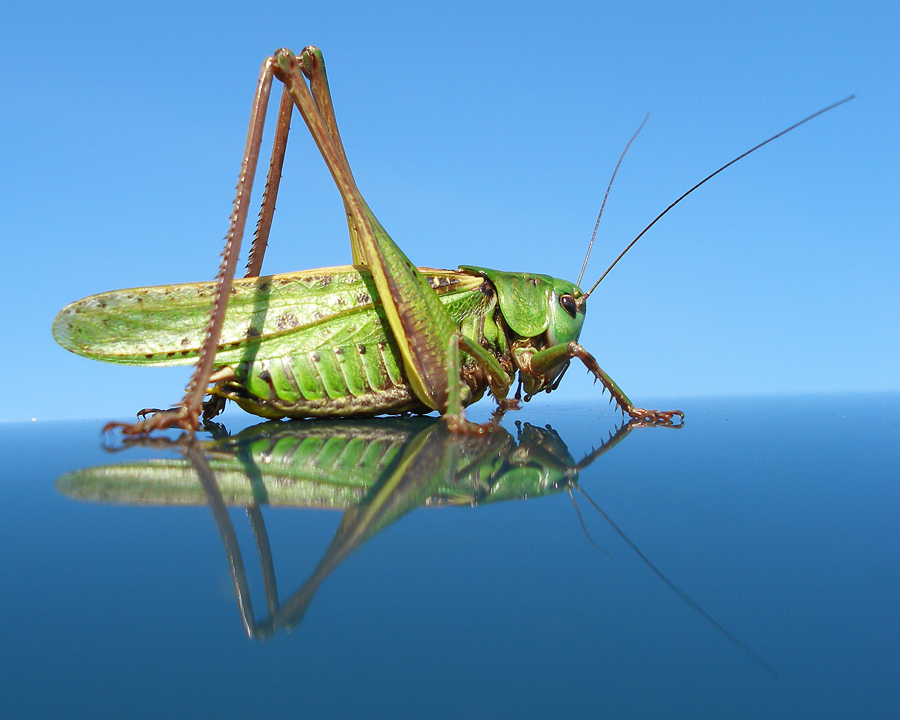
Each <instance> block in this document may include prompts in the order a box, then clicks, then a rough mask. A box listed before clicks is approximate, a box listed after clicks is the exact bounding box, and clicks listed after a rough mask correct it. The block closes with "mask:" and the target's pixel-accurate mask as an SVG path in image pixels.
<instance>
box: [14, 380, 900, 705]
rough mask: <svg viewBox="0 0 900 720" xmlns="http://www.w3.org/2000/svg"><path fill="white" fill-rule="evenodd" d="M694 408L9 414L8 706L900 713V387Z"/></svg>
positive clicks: (692, 404) (701, 403) (697, 403)
mask: <svg viewBox="0 0 900 720" xmlns="http://www.w3.org/2000/svg"><path fill="white" fill-rule="evenodd" d="M680 406H681V407H682V408H683V409H684V410H685V412H686V414H687V422H686V425H685V427H684V428H683V429H681V430H669V429H654V428H636V429H631V428H627V427H626V428H619V427H617V423H619V422H620V421H619V419H618V418H617V416H615V415H612V414H609V413H608V412H606V411H600V410H594V409H592V408H589V407H588V406H584V407H567V408H561V407H555V406H553V405H548V403H547V402H546V401H544V402H541V403H534V404H532V405H531V406H529V407H527V408H526V410H525V411H522V412H519V413H511V414H510V415H509V416H508V418H507V421H506V422H505V423H504V426H505V428H506V429H507V430H508V431H509V432H508V433H506V432H504V433H498V434H497V435H496V436H495V437H493V438H492V439H491V440H490V441H489V442H481V441H477V440H471V439H470V440H468V441H465V442H463V443H457V442H455V441H452V440H449V439H447V438H446V437H445V435H443V429H442V426H441V424H440V423H429V422H427V421H425V422H417V421H399V422H398V421H385V422H366V423H357V424H356V425H349V426H348V425H347V424H346V423H344V424H341V423H331V424H323V423H293V424H289V425H288V424H274V425H273V424H268V425H266V426H263V427H259V428H255V429H250V430H244V431H242V432H240V433H239V432H238V430H240V429H241V428H243V427H245V426H247V425H249V424H251V423H252V420H251V419H249V418H247V417H246V416H243V415H239V414H238V415H226V416H225V417H226V424H227V425H228V426H229V429H230V430H231V431H232V432H233V433H234V435H233V437H231V438H219V439H216V440H210V437H209V435H208V434H204V435H202V436H201V439H203V440H204V441H205V442H204V443H203V444H201V445H196V446H194V447H193V448H184V447H180V448H179V447H170V448H152V447H131V448H127V449H125V450H123V451H121V452H118V453H114V454H110V453H107V452H105V451H104V450H103V449H102V448H101V447H100V442H101V437H100V434H99V427H100V423H93V422H92V423H68V424H55V425H54V424H42V423H32V424H23V425H12V424H7V425H0V448H2V453H3V457H4V461H5V463H4V472H3V473H2V479H0V499H2V504H0V515H2V517H0V577H2V578H3V583H4V587H3V592H2V593H0V610H2V617H3V618H4V620H5V623H4V625H5V627H4V633H3V651H2V660H0V663H2V669H3V673H2V675H0V678H2V679H0V697H3V699H4V700H3V703H4V706H5V707H6V708H8V709H9V710H7V711H6V712H5V716H8V717H48V716H54V715H56V716H60V717H62V716H65V717H69V718H71V717H75V718H78V717H92V718H96V717H123V716H128V717H148V718H149V717H163V716H164V717H195V716H197V715H201V716H218V717H243V716H248V715H250V714H251V713H253V714H254V715H255V716H257V717H266V716H268V715H274V714H276V713H278V714H284V713H290V714H291V715H308V716H311V717H342V716H348V715H351V714H352V715H356V716H365V717H423V716H429V717H462V716H465V717H476V718H477V717H490V718H502V717H516V718H519V717H547V716H563V715H567V716H569V717H597V716H604V717H607V716H608V717H624V716H645V717H798V718H799V717H817V718H822V717H835V718H838V717H852V716H859V717H862V716H865V717H869V718H873V717H874V718H879V717H895V716H896V715H895V713H896V707H897V706H898V705H900V684H898V683H897V681H896V678H897V677H898V674H900V620H898V612H897V608H898V607H900V543H898V540H897V535H898V529H900V488H898V483H900V469H898V468H900V396H897V395H892V396H888V397H874V396H841V397H807V398H764V399H753V400H747V399H736V400H711V401H706V400H702V399H696V400H692V401H684V402H682V403H681V404H680ZM515 421H520V427H519V428H517V427H516V424H515ZM547 423H549V424H550V425H551V426H552V428H553V431H554V432H550V431H548V430H546V429H545V428H544V427H543V426H544V425H545V424H547ZM610 435H612V441H610V440H609V438H610ZM604 442H605V443H606V444H604ZM592 451H594V452H592ZM153 458H163V459H164V461H165V462H164V463H160V462H158V461H152V459H153ZM98 466H105V469H103V470H102V471H95V470H90V469H91V468H96V467H98ZM109 466H114V467H112V468H110V467H109ZM86 470H87V471H86ZM73 471H78V472H74V473H73ZM579 488H581V489H583V490H584V491H585V492H586V493H587V494H588V495H590V498H592V499H593V501H594V502H596V504H597V506H598V507H599V511H598V510H597V509H595V508H594V507H593V506H592V505H591V502H590V500H589V499H588V498H587V497H586V496H585V495H583V494H582V493H581V492H579ZM570 492H571V494H572V496H574V498H575V500H576V501H577V503H578V510H576V509H575V507H574V506H573V503H572V499H570ZM522 496H527V499H526V500H523V499H520V498H521V497H522ZM473 505H474V507H473ZM248 508H249V509H248ZM579 513H580V517H579ZM581 519H583V523H584V527H582V523H581Z"/></svg>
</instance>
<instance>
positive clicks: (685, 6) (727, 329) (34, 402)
mask: <svg viewBox="0 0 900 720" xmlns="http://www.w3.org/2000/svg"><path fill="white" fill-rule="evenodd" d="M0 15H2V22H0V38H2V42H0V67H2V69H3V71H2V73H0V97H2V106H3V113H2V114H0V137H2V141H0V142H2V147H3V152H2V158H3V159H2V167H3V173H2V175H0V183H2V187H0V217H2V225H0V233H2V243H3V249H4V260H5V265H6V267H7V270H6V272H5V273H4V281H3V285H2V287H3V290H2V291H0V292H2V295H0V298H2V301H0V313H2V315H0V324H2V327H3V332H2V333H0V377H2V378H3V380H4V382H5V385H6V386H5V393H4V394H5V399H4V401H3V402H2V403H0V420H19V419H28V418H32V417H37V418H38V419H52V418H74V417H100V418H109V417H127V416H129V415H131V414H132V413H133V412H134V410H136V409H137V408H138V407H141V406H143V405H148V404H154V405H162V404H165V403H169V402H175V401H177V400H178V399H179V398H180V397H181V388H182V387H183V386H184V383H185V382H186V381H187V378H188V374H189V372H188V370H186V369H183V368H182V369H171V370H170V369H142V368H126V367H118V366H113V365H105V364H100V363H95V362H91V361H88V360H85V359H82V358H78V357H76V356H74V355H71V354H69V353H67V352H65V351H63V350H62V349H60V348H59V347H58V346H57V345H56V344H55V343H54V341H53V339H52V337H51V335H50V324H51V322H52V320H53V317H54V315H55V313H56V312H57V311H58V310H59V309H60V308H61V307H63V306H64V305H65V304H66V303H68V302H71V301H73V300H76V299H78V298H81V297H83V296H85V295H89V294H93V293H96V292H100V291H103V290H109V289H114V288H119V287H128V286H139V285H149V284H160V283H175V282H188V281H198V280H206V279H211V278H212V277H213V276H214V274H215V272H216V268H217V264H218V258H217V255H218V253H219V252H220V250H221V245H222V237H223V235H224V233H225V229H226V221H227V218H228V214H229V212H230V203H231V201H232V197H233V188H234V183H235V181H236V177H237V170H238V164H239V161H240V156H241V152H242V150H243V145H244V138H245V135H246V125H247V117H248V112H249V108H250V101H251V95H252V92H253V88H254V86H255V83H256V79H257V75H258V72H259V67H260V64H261V62H262V60H263V58H264V57H265V56H266V55H267V54H270V53H271V52H272V51H274V50H275V49H276V48H278V47H280V46H283V45H286V46H288V47H291V48H292V49H294V50H295V51H299V50H300V49H302V47H303V46H304V45H306V44H310V43H313V44H317V45H319V46H320V47H321V48H322V50H323V52H324V54H325V58H326V61H327V63H328V70H329V78H330V80H331V86H332V91H333V93H334V96H335V104H336V110H337V115H338V120H339V122H340V126H341V131H342V134H343V138H344V143H345V146H346V149H347V153H348V156H349V158H350V163H351V165H352V167H353V169H354V172H355V174H356V177H357V180H358V183H359V186H360V188H361V189H362V191H363V193H364V195H365V197H366V198H367V200H368V202H369V204H370V205H371V207H372V208H373V210H374V211H375V213H376V214H377V215H378V217H379V219H380V220H381V221H382V223H383V224H384V225H385V227H386V228H387V229H388V230H389V232H390V233H391V234H392V236H393V237H394V239H395V240H396V241H397V242H398V243H399V244H400V246H401V247H402V248H404V250H406V252H407V253H408V255H409V256H410V258H411V259H412V260H413V261H414V262H416V263H418V264H427V265H432V266H437V267H456V266H457V265H458V264H480V265H486V266H494V267H500V268H502V269H508V270H531V271H539V272H546V273H549V274H552V275H556V276H560V277H566V278H569V279H575V277H576V276H577V274H578V270H579V268H580V266H581V261H582V258H583V254H584V251H585V246H586V244H587V240H588V237H589V235H590V231H591V228H592V226H593V222H594V217H595V215H596V212H597V209H598V207H599V203H600V199H601V197H602V194H603V190H604V188H605V185H606V182H607V179H608V177H609V173H610V172H611V170H612V168H613V166H614V164H615V161H616V158H617V157H618V154H619V152H620V151H621V149H622V147H623V146H624V144H625V142H626V141H627V139H628V137H629V136H630V135H631V133H632V132H633V131H634V129H635V128H636V127H637V125H638V124H639V123H640V120H641V118H642V117H643V115H644V113H646V112H650V113H651V116H650V121H649V124H648V126H647V128H646V129H645V131H644V133H643V134H642V136H641V137H640V138H639V139H638V141H637V142H636V144H635V146H634V147H633V150H632V152H631V153H630V155H629V156H628V158H627V160H626V162H625V164H624V166H623V169H622V171H621V172H620V175H619V179H618V181H617V185H616V186H615V187H614V189H613V193H612V196H611V198H610V202H609V205H608V208H607V213H606V215H605V220H604V224H603V225H602V226H601V234H600V242H599V245H598V247H597V248H596V249H595V252H594V256H593V258H592V261H591V264H590V266H589V269H588V273H587V276H588V280H589V281H590V282H592V281H593V279H594V278H596V277H597V276H598V275H599V274H600V272H602V270H603V269H604V268H605V267H606V265H607V264H608V262H609V261H610V260H611V258H612V257H614V256H615V254H617V253H618V252H619V250H620V249H621V248H622V247H623V246H624V245H625V244H626V243H627V242H628V241H629V240H630V239H631V238H632V237H633V236H634V235H635V234H636V233H637V232H638V231H639V230H640V229H641V228H642V227H643V226H644V225H645V224H646V222H648V221H649V220H650V219H652V218H653V217H654V216H655V215H656V213H657V212H659V211H660V210H661V209H662V208H664V207H665V206H666V205H667V204H668V203H669V202H670V201H671V200H673V199H674V198H675V197H677V196H678V195H679V194H680V193H681V192H683V191H684V190H685V189H687V188H688V187H689V186H690V185H692V184H693V183H694V182H696V181H697V180H699V179H700V178H702V177H703V176H704V175H705V174H707V173H708V172H710V171H711V170H713V169H715V168H716V167H717V166H718V165H719V164H721V163H723V162H725V161H727V160H729V159H731V157H733V156H734V155H736V154H738V153H740V152H742V151H744V150H746V149H748V148H749V147H751V146H752V145H754V144H755V143H757V142H759V141H760V140H762V139H764V138H766V137H768V136H769V135H770V134H773V133H774V132H777V131H779V130H781V129H782V128H784V127H786V126H787V125H789V124H791V123H792V122H794V121H796V120H798V119H800V118H802V117H804V116H805V115H807V114H809V113H811V112H813V111H815V110H817V109H819V108H820V107H823V106H824V105H827V104H829V103H831V102H833V101H835V100H838V99H840V98H842V97H844V96H846V95H848V94H850V93H853V92H855V93H857V94H858V99H857V100H855V101H854V102H853V103H851V104H849V105H847V106H844V107H842V108H841V109H839V110H836V111H835V112H833V113H830V114H828V115H826V116H824V117H822V118H819V119H817V120H816V121H815V122H814V123H812V124H810V125H807V126H804V127H803V128H802V129H800V130H798V131H797V132H795V133H792V134H791V135H789V136H787V137H786V138H783V139H781V140H779V141H778V142H777V143H775V144H773V145H771V146H768V147H767V148H766V149H764V150H763V151H761V152H760V153H757V154H756V155H754V156H752V157H750V158H748V159H747V160H744V161H742V162H741V163H740V164H739V165H738V166H736V167H734V168H732V169H729V170H728V171H727V172H726V173H724V174H723V175H722V176H720V177H719V178H717V179H716V181H715V182H714V183H711V184H710V185H708V186H705V187H704V188H703V189H702V190H701V191H699V192H698V193H696V194H695V195H694V196H692V197H691V198H690V200H689V201H687V202H686V203H684V204H683V205H682V206H680V207H679V208H678V209H677V210H676V211H675V212H673V213H672V214H670V216H669V217H667V218H666V219H665V220H664V221H663V222H662V223H660V224H659V225H658V226H657V228H655V229H654V230H653V231H652V233H651V234H650V235H648V236H647V237H646V238H645V239H644V240H642V241H641V242H640V243H639V244H638V245H637V246H636V247H635V249H634V250H633V251H632V253H631V254H630V255H629V256H628V257H627V259H626V261H624V262H623V263H621V264H620V266H619V267H617V268H616V270H615V271H614V272H613V273H612V274H611V275H610V277H609V278H608V279H607V280H606V281H605V282H604V284H603V287H602V288H601V289H600V290H599V291H598V292H597V293H596V294H595V295H594V299H593V301H592V302H591V304H590V312H589V315H588V327H587V330H586V332H585V333H584V335H583V338H582V341H583V343H584V345H585V346H586V347H587V348H588V349H589V350H591V351H592V352H593V353H595V354H596V356H597V358H598V360H599V361H600V364H601V365H602V366H603V367H604V368H605V369H606V370H607V371H608V372H609V373H610V374H611V375H612V376H613V377H614V378H615V379H616V380H617V381H618V382H619V384H620V385H621V386H622V387H623V388H624V389H625V391H626V392H628V393H629V394H630V395H631V396H632V398H633V399H634V400H635V401H636V402H639V403H646V404H648V405H653V404H654V403H655V401H656V400H657V399H659V398H666V397H672V396H685V395H693V396H696V395H724V394H728V395H733V394H757V393H779V394H783V393H795V392H815V391H823V392H834V391H845V390H848V391H873V390H874V391H881V390H897V389H898V388H900V380H898V373H897V370H898V368H900V342H898V332H897V320H898V317H900V291H898V281H900V250H898V247H900V244H898V241H897V233H898V230H897V228H898V225H900V222H898V221H900V217H898V216H900V212H898V211H900V203H898V194H900V193H898V183H897V180H896V178H897V174H898V170H897V168H898V164H900V163H898V160H900V152H898V149H900V143H898V137H900V133H898V116H900V87H898V82H897V68H898V67H900V43H898V42H897V38H898V37H900V23H898V18H900V11H898V9H897V6H896V5H892V4H890V3H884V2H880V1H879V2H872V1H869V2H852V3H851V2H794V3H790V4H788V5H785V4H784V3H772V2H758V1H755V2H737V3H735V2H732V3H726V4H722V3H714V2H687V3H678V4H668V3H659V2H630V3H612V2H609V3H586V2H579V3H562V4H558V5H557V6H552V7H551V5H550V4H548V3H531V2H508V3H491V4H484V3H480V2H479V3H474V2H453V3H441V4H432V3H423V2H394V3H390V4H387V3H383V2H378V3H375V2H372V3H361V2H322V3H318V4H315V3H258V4H255V7H253V8H252V9H251V5H250V4H248V3H240V4H238V3H235V4H222V5H219V4H213V3H167V2H163V3H153V4H150V5H146V4H141V5H134V4H131V3H129V4H122V5H116V4H112V3H85V2H80V3H74V2H73V3H53V2H47V3H40V4H37V5H33V6H32V7H30V8H22V9H10V8H5V9H4V10H3V11H0ZM294 127H295V129H296V132H295V133H294V134H293V135H292V137H291V140H290V142H289V147H288V160H287V163H286V167H285V173H284V175H285V178H284V183H283V186H282V188H283V189H282V194H281V196H280V203H279V212H278V213H277V216H276V224H275V228H274V230H273V235H272V242H271V248H270V251H269V254H268V255H267V263H266V266H265V270H266V271H267V272H287V271H292V270H299V269H304V268H310V267H317V266H325V265H334V264H342V263H345V262H347V261H348V259H349V247H348V242H347V239H346V226H345V224H344V220H343V214H342V212H341V203H340V199H339V196H338V194H337V191H336V190H335V188H334V186H333V183H332V181H331V179H330V177H329V176H328V174H327V172H326V170H325V168H324V164H323V163H322V161H321V160H320V159H319V157H318V156H317V154H316V152H315V149H314V147H313V144H312V142H311V140H310V139H309V138H308V136H307V134H306V131H305V128H303V126H302V124H301V123H300V121H299V120H297V121H296V122H295V125H294ZM585 284H588V283H587V282H586V283H585ZM570 375H571V377H568V378H567V382H566V383H564V384H563V388H562V389H561V391H560V396H561V397H569V398H571V397H588V396H589V395H590V393H593V392H598V391H597V390H595V389H592V388H591V386H590V383H589V380H588V378H587V377H586V376H585V374H584V373H583V372H581V371H576V372H572V373H571V374H570ZM551 401H552V400H551V399H549V398H548V399H546V400H541V402H551Z"/></svg>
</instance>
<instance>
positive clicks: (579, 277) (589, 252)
mask: <svg viewBox="0 0 900 720" xmlns="http://www.w3.org/2000/svg"><path fill="white" fill-rule="evenodd" d="M648 117H650V113H647V114H646V115H644V119H643V120H642V121H641V126H640V127H639V128H638V129H637V130H635V131H634V135H632V136H631V140H629V141H628V143H627V144H626V145H625V149H624V150H623V151H622V154H621V155H619V162H617V163H616V168H615V170H613V174H612V177H611V178H610V179H609V185H607V186H606V193H605V194H604V195H603V202H602V203H600V212H599V213H598V214H597V222H595V223H594V232H592V233H591V241H590V242H589V243H588V249H587V253H586V254H585V256H584V262H583V263H582V264H581V272H580V273H578V281H577V282H576V283H575V284H576V285H581V278H583V277H584V269H585V268H586V267H587V263H588V258H589V257H590V256H591V248H592V247H594V238H596V237H597V228H598V227H600V218H602V217H603V208H605V207H606V199H607V198H608V197H609V191H610V190H611V189H612V184H613V180H615V179H616V173H617V172H619V165H621V164H622V160H624V159H625V153H627V152H628V148H630V147H631V143H633V142H634V139H635V138H636V137H637V136H638V133H639V132H640V131H641V130H643V129H644V125H646V124H647V118H648Z"/></svg>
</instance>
